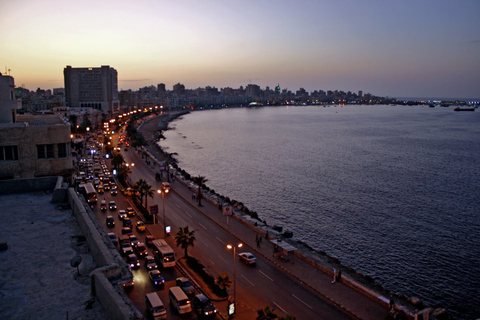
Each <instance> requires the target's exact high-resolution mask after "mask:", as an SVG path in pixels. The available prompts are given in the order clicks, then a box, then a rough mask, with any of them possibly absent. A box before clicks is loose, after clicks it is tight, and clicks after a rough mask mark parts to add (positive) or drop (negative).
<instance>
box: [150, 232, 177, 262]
mask: <svg viewBox="0 0 480 320" xmlns="http://www.w3.org/2000/svg"><path fill="white" fill-rule="evenodd" d="M152 244H153V248H154V253H155V259H156V260H157V263H158V264H160V265H161V266H162V267H163V268H169V267H175V252H174V251H173V249H172V248H171V247H170V246H169V245H168V244H167V242H166V241H165V240H164V239H156V240H153V241H152Z"/></svg>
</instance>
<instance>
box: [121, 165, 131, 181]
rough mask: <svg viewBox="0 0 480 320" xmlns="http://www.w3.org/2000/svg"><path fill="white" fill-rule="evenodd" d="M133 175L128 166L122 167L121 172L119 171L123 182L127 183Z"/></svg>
mask: <svg viewBox="0 0 480 320" xmlns="http://www.w3.org/2000/svg"><path fill="white" fill-rule="evenodd" d="M130 173H132V170H131V169H130V167H127V166H121V167H120V170H119V171H118V176H119V177H120V178H121V179H123V181H125V182H126V181H127V178H128V175H129V174H130Z"/></svg>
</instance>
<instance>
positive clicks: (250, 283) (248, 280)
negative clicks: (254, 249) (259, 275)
mask: <svg viewBox="0 0 480 320" xmlns="http://www.w3.org/2000/svg"><path fill="white" fill-rule="evenodd" d="M241 276H242V278H243V279H245V281H247V282H248V283H250V284H251V285H252V287H255V285H254V284H253V283H252V281H250V280H248V279H247V278H245V276H244V275H243V274H242V275H241Z"/></svg>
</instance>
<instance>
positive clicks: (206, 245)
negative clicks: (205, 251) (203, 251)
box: [198, 239, 208, 248]
mask: <svg viewBox="0 0 480 320" xmlns="http://www.w3.org/2000/svg"><path fill="white" fill-rule="evenodd" d="M198 241H200V242H201V243H203V245H204V246H205V247H207V248H208V244H206V243H205V241H203V240H201V239H198Z"/></svg>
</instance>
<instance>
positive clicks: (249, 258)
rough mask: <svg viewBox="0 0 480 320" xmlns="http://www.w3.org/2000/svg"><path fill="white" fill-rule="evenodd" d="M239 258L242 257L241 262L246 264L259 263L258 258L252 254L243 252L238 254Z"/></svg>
mask: <svg viewBox="0 0 480 320" xmlns="http://www.w3.org/2000/svg"><path fill="white" fill-rule="evenodd" d="M238 256H239V257H240V260H241V261H243V262H245V263H246V264H255V263H257V258H255V256H254V255H253V254H252V253H250V252H241V253H239V254H238Z"/></svg>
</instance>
